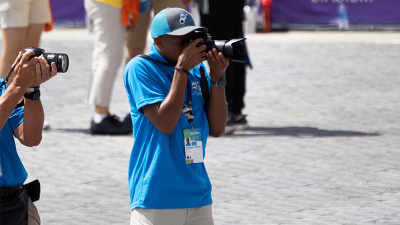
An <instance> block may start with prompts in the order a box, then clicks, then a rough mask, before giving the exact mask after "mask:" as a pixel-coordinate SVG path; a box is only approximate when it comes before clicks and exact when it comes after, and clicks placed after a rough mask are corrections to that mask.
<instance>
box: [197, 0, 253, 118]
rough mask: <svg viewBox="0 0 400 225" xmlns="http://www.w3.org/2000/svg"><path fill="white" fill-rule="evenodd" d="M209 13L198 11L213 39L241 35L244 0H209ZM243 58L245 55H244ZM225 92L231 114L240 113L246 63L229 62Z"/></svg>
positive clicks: (226, 38) (232, 37) (202, 24)
mask: <svg viewBox="0 0 400 225" xmlns="http://www.w3.org/2000/svg"><path fill="white" fill-rule="evenodd" d="M209 7H210V13H209V14H207V15H204V14H202V13H200V18H201V26H203V27H206V28H207V29H208V32H209V33H210V34H211V37H212V39H213V40H229V39H234V38H241V37H242V36H243V25H242V21H243V7H244V0H229V1H228V0H209ZM244 58H245V57H244ZM226 82H227V84H226V88H225V94H226V98H227V101H228V103H229V106H228V109H229V112H230V113H232V114H241V113H242V109H243V108H244V106H245V105H244V95H245V92H246V88H245V87H246V64H245V63H238V62H232V61H230V62H229V66H228V68H227V69H226Z"/></svg>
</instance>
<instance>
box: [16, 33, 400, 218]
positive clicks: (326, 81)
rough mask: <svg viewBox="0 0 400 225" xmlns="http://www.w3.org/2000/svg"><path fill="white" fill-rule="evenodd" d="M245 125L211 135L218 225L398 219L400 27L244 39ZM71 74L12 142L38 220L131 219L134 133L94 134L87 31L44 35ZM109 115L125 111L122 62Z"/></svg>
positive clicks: (55, 83) (56, 83) (47, 94)
mask: <svg viewBox="0 0 400 225" xmlns="http://www.w3.org/2000/svg"><path fill="white" fill-rule="evenodd" d="M248 46H249V49H250V52H251V58H252V60H253V64H254V69H253V70H248V77H247V94H246V109H245V111H244V113H245V114H247V115H248V121H249V124H250V126H251V129H250V130H248V131H246V132H241V133H237V134H235V135H231V136H224V137H221V138H219V139H214V138H210V140H209V144H208V146H207V155H206V160H205V164H206V166H207V170H208V172H209V175H210V178H211V182H212V184H213V200H214V204H213V213H214V219H215V224H218V225H219V224H400V210H399V208H400V201H399V200H400V174H399V172H400V171H399V170H400V115H399V112H400V102H399V97H400V67H399V62H400V33H362V32H360V33H347V32H345V33H339V32H338V33H334V32H326V33H319V32H310V33H307V32H290V33H280V34H279V33H278V34H271V35H263V34H259V35H250V36H249V41H248ZM42 47H43V48H45V49H46V50H47V51H48V52H66V53H68V54H69V56H70V60H71V61H70V63H71V66H70V70H69V71H68V73H66V74H59V75H58V77H57V78H54V79H53V80H51V81H50V82H48V83H46V84H44V85H43V87H42V90H43V91H42V101H43V104H44V106H45V112H46V121H48V122H49V123H50V125H51V130H49V131H45V132H44V136H43V141H42V143H41V145H40V146H39V147H34V148H27V147H24V146H21V145H20V144H18V145H17V148H18V151H19V154H20V156H21V158H22V161H23V162H24V165H25V167H26V169H27V171H28V173H29V178H28V181H30V180H33V179H39V180H40V181H41V183H42V196H41V200H40V201H39V202H38V203H37V207H38V209H39V212H40V215H41V218H42V221H43V224H68V225H69V224H96V225H97V224H129V218H130V204H129V192H128V178H127V173H128V160H129V156H130V151H131V147H132V144H133V141H134V140H133V138H132V137H131V136H121V137H110V136H91V135H90V134H89V132H88V127H89V123H90V119H91V115H92V112H93V107H92V106H90V105H88V104H86V103H85V97H86V93H87V88H88V77H89V73H90V71H89V68H90V63H91V51H92V48H93V43H92V36H90V35H88V34H87V33H86V32H85V31H84V30H70V31H68V30H67V31H65V30H56V31H54V32H52V33H50V34H45V35H44V38H43V41H42ZM111 112H112V113H116V114H117V115H119V116H121V117H122V116H125V115H126V113H127V112H128V103H127V97H126V94H125V90H124V87H123V81H122V65H121V70H120V72H119V76H118V78H117V79H116V82H115V88H114V92H113V97H112V104H111Z"/></svg>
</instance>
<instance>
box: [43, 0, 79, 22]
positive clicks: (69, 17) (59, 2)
mask: <svg viewBox="0 0 400 225" xmlns="http://www.w3.org/2000/svg"><path fill="white" fill-rule="evenodd" d="M83 1H84V0H50V5H51V10H52V11H53V17H54V22H55V24H69V25H83V24H85V7H84V6H83Z"/></svg>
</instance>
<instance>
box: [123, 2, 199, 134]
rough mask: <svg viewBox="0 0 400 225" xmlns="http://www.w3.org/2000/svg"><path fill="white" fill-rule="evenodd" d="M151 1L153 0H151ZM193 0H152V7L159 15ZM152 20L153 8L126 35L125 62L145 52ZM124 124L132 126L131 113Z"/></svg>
mask: <svg viewBox="0 0 400 225" xmlns="http://www.w3.org/2000/svg"><path fill="white" fill-rule="evenodd" d="M150 1H151V0H150ZM192 1H193V0H152V9H153V13H154V15H157V14H158V13H159V12H160V11H161V10H163V9H165V8H168V7H170V8H172V7H177V8H183V9H185V8H186V6H185V5H186V4H189V3H191V2H192ZM150 20H151V10H149V11H147V12H146V13H144V14H143V15H140V17H139V21H138V23H137V25H136V27H135V29H134V30H133V31H130V32H128V33H127V37H126V48H127V51H126V55H125V63H128V62H129V61H130V60H131V59H132V58H133V57H135V56H137V55H140V54H143V53H144V49H145V47H146V44H147V33H148V31H149V26H150ZM124 124H126V125H127V126H131V127H132V121H131V115H130V114H128V115H126V117H125V119H124Z"/></svg>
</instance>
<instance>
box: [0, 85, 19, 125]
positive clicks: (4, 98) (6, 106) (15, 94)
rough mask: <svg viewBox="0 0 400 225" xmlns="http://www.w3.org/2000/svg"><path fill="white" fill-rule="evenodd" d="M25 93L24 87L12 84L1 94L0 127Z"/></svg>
mask: <svg viewBox="0 0 400 225" xmlns="http://www.w3.org/2000/svg"><path fill="white" fill-rule="evenodd" d="M24 93H25V90H24V89H23V88H21V87H18V86H15V85H12V84H11V85H10V86H9V87H8V88H7V90H6V91H5V92H4V93H3V94H2V95H1V96H0V129H2V128H3V126H4V124H6V122H7V120H8V118H9V117H10V115H11V113H12V112H13V110H14V109H15V106H17V104H18V102H19V101H20V100H21V99H22V97H23V96H24Z"/></svg>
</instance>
